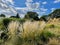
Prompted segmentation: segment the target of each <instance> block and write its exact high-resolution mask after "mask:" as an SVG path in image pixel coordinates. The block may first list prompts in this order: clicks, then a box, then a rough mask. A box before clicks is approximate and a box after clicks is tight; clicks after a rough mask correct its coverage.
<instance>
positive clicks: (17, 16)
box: [10, 13, 20, 18]
mask: <svg viewBox="0 0 60 45" xmlns="http://www.w3.org/2000/svg"><path fill="white" fill-rule="evenodd" d="M10 18H20V16H19V14H18V13H17V15H16V16H10Z"/></svg>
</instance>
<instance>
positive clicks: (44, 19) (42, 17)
mask: <svg viewBox="0 0 60 45" xmlns="http://www.w3.org/2000/svg"><path fill="white" fill-rule="evenodd" d="M40 20H43V21H46V22H47V21H48V15H43V16H41V17H40Z"/></svg>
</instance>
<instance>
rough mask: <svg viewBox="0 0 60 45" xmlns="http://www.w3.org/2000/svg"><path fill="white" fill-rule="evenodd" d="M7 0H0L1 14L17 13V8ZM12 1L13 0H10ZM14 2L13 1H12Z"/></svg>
mask: <svg viewBox="0 0 60 45" xmlns="http://www.w3.org/2000/svg"><path fill="white" fill-rule="evenodd" d="M6 1H8V0H0V10H1V11H0V14H1V13H3V14H6V15H15V14H16V13H17V12H16V9H15V8H14V7H13V6H12V4H11V5H9V3H8V2H7V3H6ZM9 1H10V2H11V1H12V0H9ZM11 3H12V2H11Z"/></svg>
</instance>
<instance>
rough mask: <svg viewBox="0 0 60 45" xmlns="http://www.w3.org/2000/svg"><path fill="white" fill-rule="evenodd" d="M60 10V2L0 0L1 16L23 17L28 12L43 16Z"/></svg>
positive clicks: (46, 0)
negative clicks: (17, 15)
mask: <svg viewBox="0 0 60 45" xmlns="http://www.w3.org/2000/svg"><path fill="white" fill-rule="evenodd" d="M57 8H60V0H0V10H1V11H0V14H1V13H3V14H6V16H11V15H16V14H17V13H19V14H20V16H21V17H24V15H25V14H26V13H27V12H28V11H34V12H37V13H38V14H39V16H41V15H47V14H49V13H51V12H53V11H54V10H55V9H57Z"/></svg>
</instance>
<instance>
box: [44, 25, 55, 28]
mask: <svg viewBox="0 0 60 45" xmlns="http://www.w3.org/2000/svg"><path fill="white" fill-rule="evenodd" d="M54 27H55V25H54V24H47V25H46V27H45V28H54Z"/></svg>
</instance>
